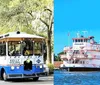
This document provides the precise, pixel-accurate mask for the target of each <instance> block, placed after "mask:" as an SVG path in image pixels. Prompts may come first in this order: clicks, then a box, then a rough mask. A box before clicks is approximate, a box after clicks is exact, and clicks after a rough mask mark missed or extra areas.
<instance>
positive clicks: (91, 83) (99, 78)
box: [54, 71, 100, 85]
mask: <svg viewBox="0 0 100 85" xmlns="http://www.w3.org/2000/svg"><path fill="white" fill-rule="evenodd" d="M54 85H100V72H66V71H55V72H54Z"/></svg>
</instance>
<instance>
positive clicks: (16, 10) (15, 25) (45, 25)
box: [0, 0, 53, 61]
mask: <svg viewBox="0 0 100 85" xmlns="http://www.w3.org/2000/svg"><path fill="white" fill-rule="evenodd" d="M33 22H34V23H33ZM17 30H19V31H22V32H27V33H30V34H36V35H41V36H44V37H45V38H46V40H48V41H50V42H49V44H47V47H48V51H47V54H51V49H52V50H53V42H52V41H53V37H52V36H53V35H52V34H53V32H52V31H53V0H0V34H3V33H6V32H9V31H17ZM51 46H52V48H51ZM47 57H48V55H47ZM49 57H51V55H49ZM49 57H48V58H49ZM48 61H50V59H48Z"/></svg>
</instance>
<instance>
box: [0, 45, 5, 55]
mask: <svg viewBox="0 0 100 85" xmlns="http://www.w3.org/2000/svg"><path fill="white" fill-rule="evenodd" d="M0 56H6V43H3V44H0Z"/></svg>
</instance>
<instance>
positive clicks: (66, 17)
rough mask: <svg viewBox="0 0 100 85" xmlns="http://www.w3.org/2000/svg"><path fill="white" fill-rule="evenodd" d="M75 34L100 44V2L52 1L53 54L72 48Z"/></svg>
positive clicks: (87, 0)
mask: <svg viewBox="0 0 100 85" xmlns="http://www.w3.org/2000/svg"><path fill="white" fill-rule="evenodd" d="M82 31H87V33H85V34H84V33H83V32H82ZM77 32H79V33H80V35H84V36H86V37H87V36H94V37H95V38H94V39H95V40H96V41H97V42H100V0H54V53H55V54H58V53H59V52H62V51H63V47H64V46H72V38H75V37H77V35H76V34H77ZM68 34H69V36H68Z"/></svg>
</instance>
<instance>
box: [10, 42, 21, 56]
mask: <svg viewBox="0 0 100 85" xmlns="http://www.w3.org/2000/svg"><path fill="white" fill-rule="evenodd" d="M8 55H9V56H20V55H21V43H20V42H19V41H10V42H8Z"/></svg>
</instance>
